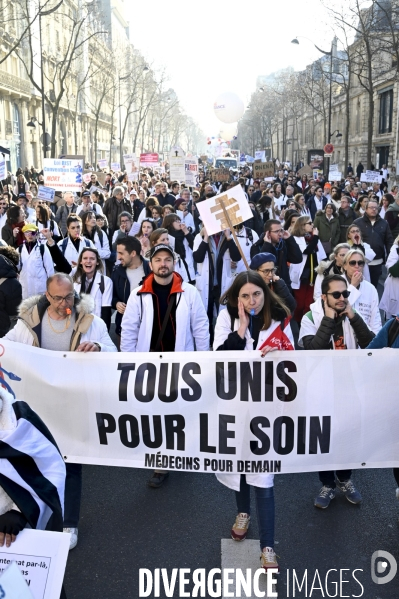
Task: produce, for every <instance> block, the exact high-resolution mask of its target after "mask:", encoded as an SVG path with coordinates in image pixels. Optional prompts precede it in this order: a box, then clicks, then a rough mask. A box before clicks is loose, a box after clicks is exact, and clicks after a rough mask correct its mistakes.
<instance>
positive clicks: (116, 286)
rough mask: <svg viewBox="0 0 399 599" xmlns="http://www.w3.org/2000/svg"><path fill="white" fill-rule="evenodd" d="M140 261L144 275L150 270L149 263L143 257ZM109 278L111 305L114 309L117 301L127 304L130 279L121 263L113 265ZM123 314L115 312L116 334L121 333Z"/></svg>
mask: <svg viewBox="0 0 399 599" xmlns="http://www.w3.org/2000/svg"><path fill="white" fill-rule="evenodd" d="M141 261H142V264H143V269H144V276H145V277H146V276H147V275H148V274H150V272H151V269H150V264H149V262H148V261H147V260H144V258H141ZM111 280H112V304H111V305H112V307H113V308H114V310H116V304H117V303H118V302H123V303H124V304H127V300H128V299H129V296H130V291H131V290H130V281H129V279H128V278H127V274H126V268H125V267H124V266H122V265H121V264H118V266H115V268H114V270H113V271H112V274H111ZM123 316H124V315H123V314H120V313H119V312H116V315H115V332H116V334H117V335H120V334H121V323H122V318H123Z"/></svg>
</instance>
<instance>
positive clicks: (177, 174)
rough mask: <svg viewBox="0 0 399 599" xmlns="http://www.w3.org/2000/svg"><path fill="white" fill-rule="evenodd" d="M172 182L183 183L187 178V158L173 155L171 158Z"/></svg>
mask: <svg viewBox="0 0 399 599" xmlns="http://www.w3.org/2000/svg"><path fill="white" fill-rule="evenodd" d="M169 169H170V180H171V181H179V182H180V183H183V182H184V181H185V176H186V167H185V158H184V156H174V155H173V154H172V153H171V154H170V156H169Z"/></svg>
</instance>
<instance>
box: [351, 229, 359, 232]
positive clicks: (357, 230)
mask: <svg viewBox="0 0 399 599" xmlns="http://www.w3.org/2000/svg"><path fill="white" fill-rule="evenodd" d="M350 232H351V233H360V230H359V229H351V231H350Z"/></svg>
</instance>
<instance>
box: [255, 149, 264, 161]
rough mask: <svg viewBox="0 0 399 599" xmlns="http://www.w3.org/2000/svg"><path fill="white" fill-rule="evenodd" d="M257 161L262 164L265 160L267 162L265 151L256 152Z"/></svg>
mask: <svg viewBox="0 0 399 599" xmlns="http://www.w3.org/2000/svg"><path fill="white" fill-rule="evenodd" d="M255 160H259V161H260V162H265V160H266V152H265V150H256V152H255Z"/></svg>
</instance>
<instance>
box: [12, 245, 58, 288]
mask: <svg viewBox="0 0 399 599" xmlns="http://www.w3.org/2000/svg"><path fill="white" fill-rule="evenodd" d="M18 251H19V254H20V258H19V266H18V267H19V271H20V272H19V282H20V283H21V285H22V297H23V299H24V300H25V299H27V298H28V297H31V296H32V295H37V294H41V293H44V292H45V291H46V281H47V279H48V278H49V277H51V276H52V275H53V274H54V264H53V260H52V258H51V255H50V252H49V250H48V247H47V244H46V245H40V244H39V243H36V244H35V245H34V247H33V249H32V251H31V252H30V253H29V252H28V250H27V249H26V245H25V243H23V244H22V245H21V246H19V248H18Z"/></svg>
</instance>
